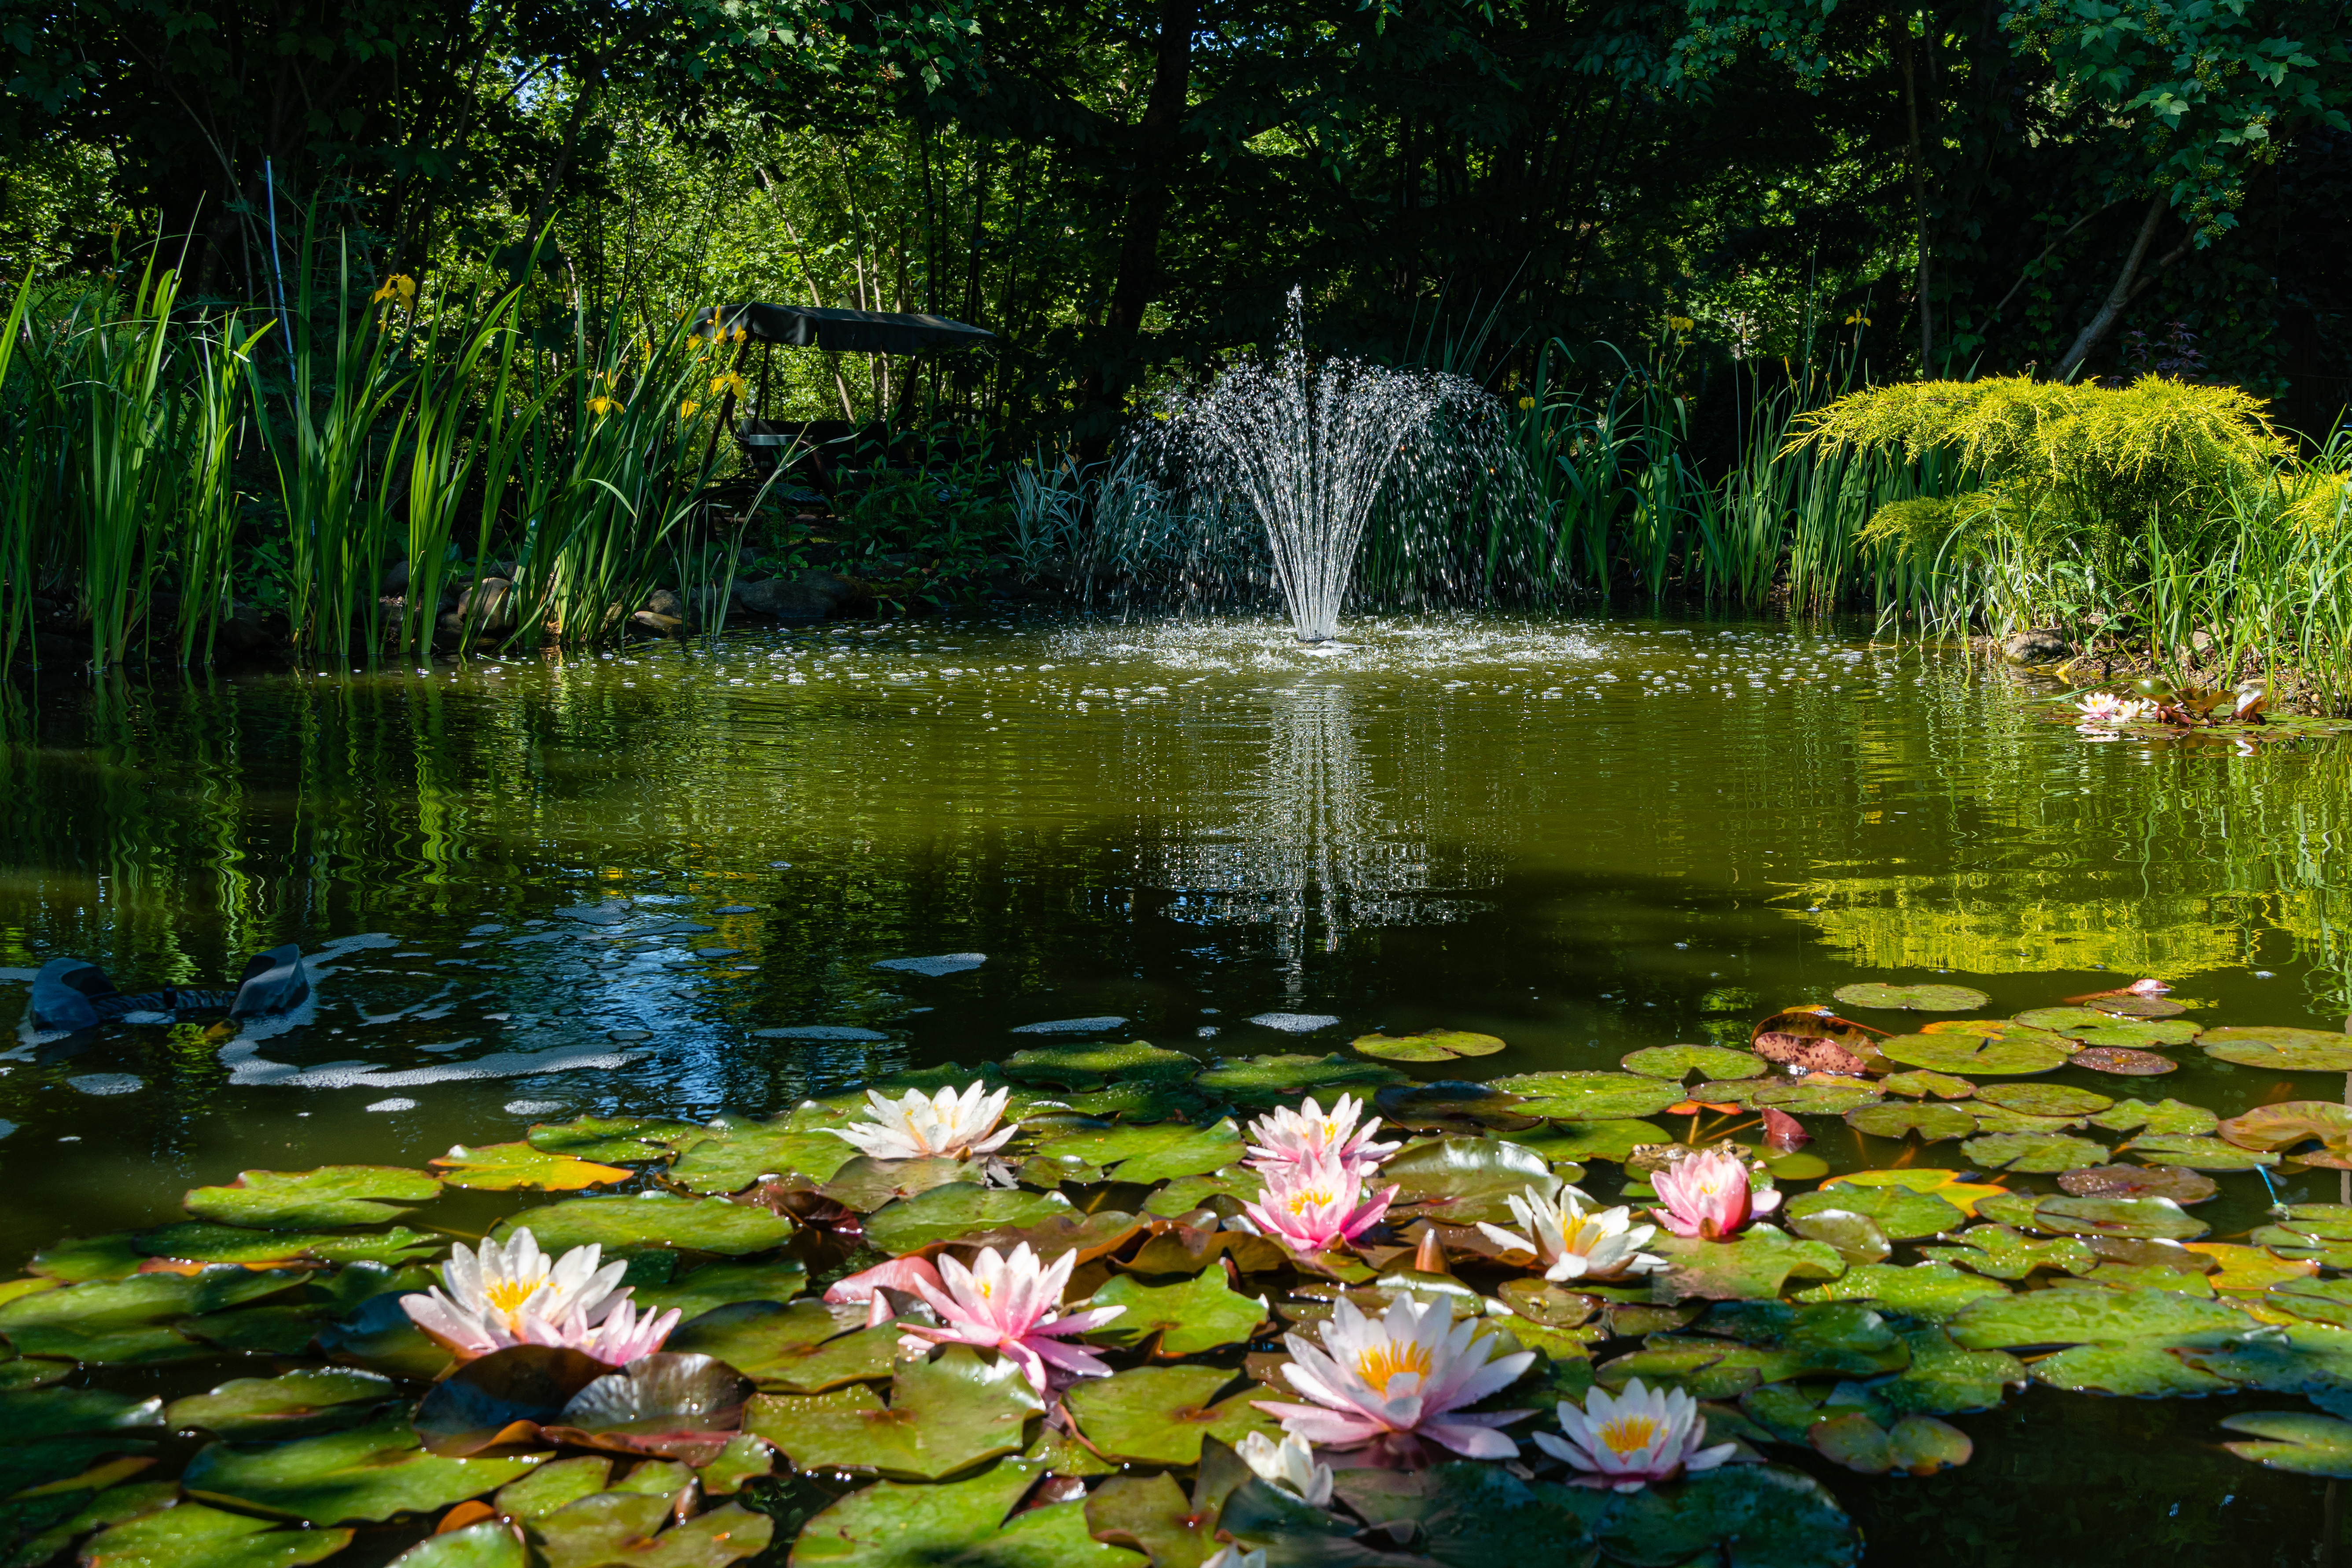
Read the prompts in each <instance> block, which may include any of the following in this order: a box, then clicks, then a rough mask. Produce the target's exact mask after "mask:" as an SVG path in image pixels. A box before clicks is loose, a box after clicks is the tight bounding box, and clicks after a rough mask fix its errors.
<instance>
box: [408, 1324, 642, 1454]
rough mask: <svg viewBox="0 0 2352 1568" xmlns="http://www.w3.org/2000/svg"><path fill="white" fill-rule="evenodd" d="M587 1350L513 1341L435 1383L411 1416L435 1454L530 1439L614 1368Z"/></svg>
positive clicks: (479, 1449)
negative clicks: (573, 1398)
mask: <svg viewBox="0 0 2352 1568" xmlns="http://www.w3.org/2000/svg"><path fill="white" fill-rule="evenodd" d="M609 1370H610V1368H608V1367H607V1366H606V1365H605V1364H604V1363H603V1362H600V1361H598V1360H597V1359H596V1358H595V1357H593V1356H592V1355H589V1354H587V1353H585V1352H582V1351H576V1350H572V1349H569V1348H567V1347H564V1346H560V1345H509V1346H507V1347H506V1348H505V1349H503V1350H498V1351H493V1352H490V1353H489V1354H488V1355H486V1356H478V1357H476V1358H475V1359H473V1360H471V1361H467V1362H463V1363H459V1364H458V1366H457V1370H456V1371H454V1372H452V1373H450V1374H449V1375H448V1376H446V1377H445V1378H443V1379H441V1380H440V1381H439V1382H438V1383H436V1384H434V1385H433V1387H432V1389H431V1391H430V1392H428V1393H427V1394H425V1398H424V1401H423V1402H422V1403H421V1404H419V1405H417V1407H416V1411H415V1415H414V1416H413V1417H412V1420H413V1423H414V1425H415V1427H416V1433H417V1436H419V1437H421V1438H423V1439H424V1442H425V1448H426V1449H427V1450H428V1451H430V1452H432V1453H435V1454H438V1455H444V1456H447V1457H450V1458H462V1457H464V1456H467V1455H470V1454H478V1453H480V1452H482V1451H483V1450H485V1449H488V1448H494V1447H510V1446H513V1445H516V1444H526V1445H527V1444H531V1443H534V1442H536V1441H537V1440H538V1438H539V1436H540V1428H541V1426H546V1425H548V1424H550V1423H551V1422H553V1421H555V1420H556V1419H558V1417H559V1416H560V1415H562V1411H563V1407H564V1405H565V1404H566V1402H568V1401H569V1400H570V1399H571V1398H572V1395H573V1394H577V1393H579V1392H580V1391H581V1390H582V1389H583V1388H585V1387H587V1386H588V1385H589V1384H591V1383H593V1382H594V1381H596V1379H597V1378H599V1377H601V1376H603V1375H604V1373H606V1372H607V1371H609Z"/></svg>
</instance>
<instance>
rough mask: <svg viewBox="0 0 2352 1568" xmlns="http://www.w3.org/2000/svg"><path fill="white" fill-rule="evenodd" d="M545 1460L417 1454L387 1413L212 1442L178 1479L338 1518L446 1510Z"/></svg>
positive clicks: (293, 1512) (318, 1519)
mask: <svg viewBox="0 0 2352 1568" xmlns="http://www.w3.org/2000/svg"><path fill="white" fill-rule="evenodd" d="M543 1458H546V1456H545V1455H544V1454H530V1455H525V1456H522V1457H520V1458H488V1459H486V1458H471V1459H449V1458H441V1457H439V1456H438V1455H434V1454H427V1453H426V1452H425V1450H424V1447H423V1446H422V1445H421V1444H420V1443H419V1442H418V1440H417V1436H416V1433H415V1431H414V1430H413V1429H412V1428H411V1427H410V1426H409V1425H408V1422H407V1420H406V1419H405V1418H404V1417H402V1416H393V1417H391V1418H389V1419H386V1420H383V1421H379V1422H375V1423H373V1424H371V1425H369V1426H358V1427H353V1428H352V1429H350V1430H348V1431H343V1432H332V1433H328V1434H325V1435H323V1436H314V1437H298V1438H296V1439H295V1440H294V1441H292V1442H290V1443H272V1444H266V1445H252V1444H233V1443H215V1444H212V1445H211V1446H209V1447H206V1448H205V1449H204V1450H202V1451H201V1452H200V1453H198V1454H197V1455H196V1457H195V1458H193V1459H191V1460H189V1461H188V1468H187V1472H186V1474H185V1475H184V1477H183V1478H182V1484H183V1485H184V1486H185V1487H186V1488H187V1489H188V1490H189V1492H190V1493H192V1494H193V1495H194V1496H196V1497H200V1498H208V1499H215V1500H220V1501H225V1502H233V1503H242V1504H245V1505H246V1506H247V1507H250V1508H255V1509H258V1510H261V1511H263V1512H265V1513H276V1514H285V1515H289V1516H291V1517H293V1518H296V1519H301V1520H306V1521H309V1522H310V1523H312V1524H338V1523H341V1522H343V1521H348V1520H387V1519H390V1518H391V1517H392V1516H393V1515H394V1514H396V1513H412V1512H418V1511H422V1510H428V1509H437V1508H446V1507H447V1506H448V1505H449V1504H451V1503H453V1502H462V1501H463V1500H466V1499H467V1498H469V1497H477V1496H479V1495H480V1494H481V1493H483V1492H486V1491H489V1490H491V1489H494V1488H497V1487H501V1486H504V1485H506V1483H507V1482H509V1481H511V1480H513V1479H516V1478H517V1477H519V1476H521V1475H524V1474H526V1473H528V1472H529V1471H530V1468H532V1467H533V1466H535V1465H537V1464H538V1463H539V1462H540V1461H541V1459H543Z"/></svg>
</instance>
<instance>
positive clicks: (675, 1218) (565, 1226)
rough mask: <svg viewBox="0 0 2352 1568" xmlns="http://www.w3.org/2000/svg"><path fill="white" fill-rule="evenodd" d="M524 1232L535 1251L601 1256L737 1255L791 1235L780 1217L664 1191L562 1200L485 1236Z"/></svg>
mask: <svg viewBox="0 0 2352 1568" xmlns="http://www.w3.org/2000/svg"><path fill="white" fill-rule="evenodd" d="M526 1228H527V1229H529V1230H530V1233H531V1235H532V1237H535V1238H536V1239H537V1240H538V1242H539V1245H540V1247H541V1250H543V1251H546V1252H551V1253H555V1254H558V1255H561V1254H562V1253H563V1252H564V1251H566V1250H568V1249H569V1248H572V1247H585V1246H586V1245H588V1244H589V1243H590V1242H595V1243H597V1244H599V1245H601V1246H602V1247H604V1249H605V1250H606V1251H607V1252H625V1251H630V1250H633V1249H635V1248H639V1247H685V1248H688V1249H689V1250H691V1251H695V1252H716V1253H719V1254H720V1255H722V1256H725V1257H740V1256H741V1255H743V1254H745V1253H748V1252H764V1251H766V1250H767V1249H768V1248H769V1247H777V1246H781V1245H782V1243H783V1242H784V1241H785V1240H786V1239H787V1238H788V1237H791V1235H792V1234H793V1222H792V1221H790V1220H788V1219H786V1218H784V1216H783V1215H778V1214H772V1213H770V1212H769V1211H768V1210H766V1209H763V1208H753V1207H751V1205H746V1204H730V1203H729V1202H728V1201H727V1200H726V1199H725V1198H682V1197H676V1196H673V1195H671V1194H668V1193H644V1194H635V1195H632V1196H614V1197H602V1198H566V1199H564V1200H563V1201H562V1202H561V1203H552V1204H546V1205H541V1206H540V1207H538V1208H532V1209H525V1210H523V1211H522V1212H521V1213H520V1214H517V1215H509V1217H507V1218H505V1219H502V1220H500V1221H499V1224H498V1228H497V1229H496V1230H494V1231H492V1232H491V1233H490V1234H491V1235H492V1236H494V1237H497V1238H498V1239H499V1240H500V1241H504V1240H506V1239H507V1238H509V1237H511V1236H513V1235H514V1233H515V1232H516V1231H517V1230H519V1229H526Z"/></svg>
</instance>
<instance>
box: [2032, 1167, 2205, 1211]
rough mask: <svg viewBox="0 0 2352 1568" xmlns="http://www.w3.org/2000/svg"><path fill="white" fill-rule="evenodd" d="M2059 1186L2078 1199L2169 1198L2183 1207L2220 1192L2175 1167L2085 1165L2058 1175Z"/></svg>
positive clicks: (2195, 1175) (2189, 1172) (2189, 1173)
mask: <svg viewBox="0 0 2352 1568" xmlns="http://www.w3.org/2000/svg"><path fill="white" fill-rule="evenodd" d="M2058 1184H2059V1186H2060V1187H2062V1188H2063V1189H2064V1190H2065V1191H2066V1192H2067V1193H2069V1194H2072V1195H2074V1196H2075V1197H2078V1198H2170V1199H2171V1200H2172V1201H2173V1202H2174V1203H2177V1204H2179V1205H2184V1206H2186V1205H2189V1204H2201V1203H2203V1202H2204V1201H2205V1200H2206V1199H2208V1198H2210V1197H2211V1196H2212V1195H2213V1194H2216V1193H2218V1192H2220V1191H2221V1188H2220V1187H2219V1186H2217V1185H2216V1184H2214V1181H2213V1178H2212V1177H2210V1176H2206V1175H2200V1174H2199V1173H2197V1172H2195V1171H2190V1170H2184V1169H2182V1168H2181V1167H2180V1166H2178V1165H2086V1166H2084V1167H2083V1168H2081V1169H2079V1170H2073V1171H2062V1172H2060V1173H2059V1175H2058Z"/></svg>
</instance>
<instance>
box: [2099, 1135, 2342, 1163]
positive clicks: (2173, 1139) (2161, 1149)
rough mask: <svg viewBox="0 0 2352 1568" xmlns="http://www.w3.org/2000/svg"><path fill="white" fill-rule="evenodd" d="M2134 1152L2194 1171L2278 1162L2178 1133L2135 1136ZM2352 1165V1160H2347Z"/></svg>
mask: <svg viewBox="0 0 2352 1568" xmlns="http://www.w3.org/2000/svg"><path fill="white" fill-rule="evenodd" d="M2130 1148H2131V1152H2133V1153H2135V1154H2137V1155H2138V1156H2139V1157H2140V1158H2141V1159H2143V1160H2146V1161H2147V1163H2149V1164H2151V1165H2179V1166H2184V1167H2186V1168H2187V1169H2189V1170H2192V1171H2252V1170H2255V1169H2257V1168H2259V1167H2261V1166H2264V1165H2275V1164H2277V1163H2279V1156H2278V1155H2276V1154H2264V1153H2261V1152H2257V1151H2255V1150H2252V1149H2241V1148H2239V1147H2238V1146H2237V1145H2236V1144H2234V1143H2225V1142H2222V1141H2221V1140H2220V1139H2219V1138H2189V1137H2183V1136H2181V1135H2179V1134H2177V1133H2157V1134H2155V1135H2153V1136H2150V1137H2144V1138H2135V1139H2133V1140H2132V1142H2131V1144H2130ZM2295 1157H2296V1158H2297V1159H2300V1160H2304V1161H2305V1162H2306V1163H2310V1164H2314V1165H2333V1164H2336V1163H2337V1162H2336V1161H2334V1160H2330V1159H2326V1158H2313V1157H2312V1156H2310V1155H2308V1154H2299V1155H2297V1156H2295ZM2345 1165H2346V1167H2347V1168H2352V1161H2347V1162H2345Z"/></svg>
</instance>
